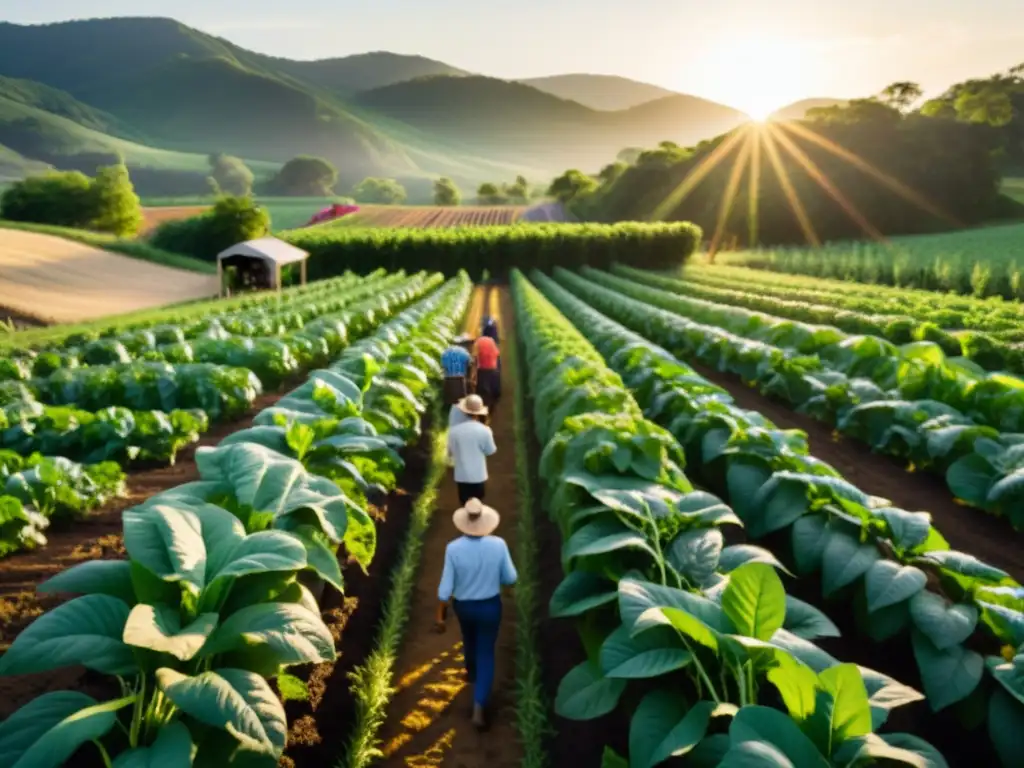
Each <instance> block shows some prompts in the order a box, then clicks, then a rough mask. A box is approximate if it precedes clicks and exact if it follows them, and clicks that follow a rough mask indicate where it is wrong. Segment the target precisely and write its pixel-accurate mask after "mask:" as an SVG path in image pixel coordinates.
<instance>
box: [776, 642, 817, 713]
mask: <svg viewBox="0 0 1024 768" xmlns="http://www.w3.org/2000/svg"><path fill="white" fill-rule="evenodd" d="M767 677H768V681H769V682H770V683H771V684H772V685H774V686H775V687H776V688H777V689H778V691H779V695H780V696H782V701H783V703H784V704H785V705H786V709H787V711H788V712H789V714H790V716H791V717H792V718H793V719H794V720H796V721H797V722H798V723H799V722H803V721H804V720H806V719H807V718H808V717H810V716H811V715H812V714H814V704H815V695H816V692H817V687H818V676H817V675H816V674H814V670H813V669H811V668H810V667H808V666H806V665H804V664H801V663H800V662H799V661H797V660H796V659H795V658H794V657H792V656H790V655H789V654H788V653H785V652H780V653H776V654H775V663H774V665H773V666H772V668H771V669H769V670H768V673H767Z"/></svg>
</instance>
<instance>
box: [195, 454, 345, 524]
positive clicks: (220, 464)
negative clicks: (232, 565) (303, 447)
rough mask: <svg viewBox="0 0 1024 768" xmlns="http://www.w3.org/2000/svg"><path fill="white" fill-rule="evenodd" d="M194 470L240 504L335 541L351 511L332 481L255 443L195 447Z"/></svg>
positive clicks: (343, 496)
mask: <svg viewBox="0 0 1024 768" xmlns="http://www.w3.org/2000/svg"><path fill="white" fill-rule="evenodd" d="M196 466H197V468H198V469H199V474H200V476H201V477H202V478H203V481H205V482H209V483H213V484H216V485H219V486H221V488H223V489H224V490H225V491H227V492H228V493H230V494H231V495H232V496H233V497H234V498H236V499H237V500H238V502H239V503H240V504H243V505H245V506H249V507H252V508H253V509H255V510H257V511H259V512H271V513H273V515H274V517H275V519H278V520H280V519H282V518H286V517H287V518H292V519H291V520H289V521H288V524H289V525H292V526H298V525H315V526H316V527H318V528H320V530H322V531H323V532H324V533H325V534H326V535H327V536H328V537H330V539H331V540H332V541H335V542H341V540H342V539H343V538H344V536H345V528H346V526H347V525H348V515H349V510H350V509H353V508H356V504H355V503H354V502H353V501H352V500H351V499H349V498H347V497H346V496H345V495H344V494H343V493H342V492H341V490H340V489H339V488H338V486H336V485H335V484H334V483H332V482H330V481H329V480H326V479H324V478H322V477H317V476H316V475H313V474H310V473H309V472H307V471H306V469H305V467H303V466H302V464H301V463H300V462H298V461H296V460H294V459H289V458H287V457H285V456H282V455H281V454H279V453H276V452H274V451H272V450H270V449H269V448H267V447H265V446H262V445H257V444H255V443H240V444H238V445H227V446H224V447H223V448H220V447H218V448H200V449H199V450H197V451H196ZM182 487H183V488H184V487H187V486H182ZM222 492H223V491H222ZM279 527H280V526H279Z"/></svg>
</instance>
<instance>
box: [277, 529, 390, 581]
mask: <svg viewBox="0 0 1024 768" xmlns="http://www.w3.org/2000/svg"><path fill="white" fill-rule="evenodd" d="M371 525H372V524H371ZM355 527H356V526H351V527H350V529H349V531H348V532H346V534H345V536H346V541H347V538H348V536H349V534H351V533H352V532H353V530H352V529H354V528H355ZM291 534H292V535H293V536H295V537H296V538H297V539H298V540H299V541H300V542H302V546H303V547H305V548H306V563H307V564H308V565H309V567H310V568H312V569H313V570H314V571H315V572H316V574H317V575H318V576H319V577H320V578H322V579H323V580H324V581H326V582H327V583H328V584H330V585H331V586H332V587H334V588H335V589H336V590H338V591H339V592H342V593H344V591H345V579H344V577H343V576H342V573H341V565H340V564H339V563H338V553H337V552H336V551H335V550H336V549H337V547H335V548H334V549H332V548H331V547H329V546H328V545H327V542H326V541H325V540H324V537H323V535H322V534H321V533H320V532H319V531H318V530H317V529H315V528H313V527H312V526H301V527H300V528H298V529H296V530H294V531H292V532H291Z"/></svg>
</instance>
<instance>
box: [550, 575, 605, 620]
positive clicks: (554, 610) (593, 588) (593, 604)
mask: <svg viewBox="0 0 1024 768" xmlns="http://www.w3.org/2000/svg"><path fill="white" fill-rule="evenodd" d="M618 597H619V593H618V591H617V590H616V588H615V583H614V582H612V581H609V580H608V579H606V578H604V577H603V576H598V575H596V574H593V573H588V572H586V571H573V572H572V573H570V574H569V575H568V576H566V577H565V578H564V579H563V580H562V583H561V584H559V585H558V587H557V588H556V589H555V591H554V594H552V595H551V603H550V605H549V607H548V611H549V613H550V614H551V617H552V618H556V619H561V618H566V617H569V616H579V615H580V614H583V613H586V612H587V611H589V610H591V609H592V608H597V607H599V606H602V605H607V604H608V603H611V602H614V601H616V600H618Z"/></svg>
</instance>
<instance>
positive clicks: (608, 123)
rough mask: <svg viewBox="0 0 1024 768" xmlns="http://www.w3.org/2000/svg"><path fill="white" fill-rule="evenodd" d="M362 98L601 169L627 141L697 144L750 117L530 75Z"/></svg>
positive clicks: (434, 125)
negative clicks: (581, 92)
mask: <svg viewBox="0 0 1024 768" xmlns="http://www.w3.org/2000/svg"><path fill="white" fill-rule="evenodd" d="M354 103H356V104H359V105H360V106H362V107H364V108H366V109H369V110H373V111H374V112H377V113H379V114H384V115H388V116H389V117H392V118H395V119H397V120H401V121H403V122H405V123H407V124H409V125H411V126H414V127H416V128H419V129H421V130H423V131H425V132H429V133H433V134H435V135H438V136H445V137H448V138H449V139H458V140H459V141H461V142H463V143H464V144H465V145H466V146H468V147H472V148H474V149H475V150H476V151H478V152H484V153H486V154H487V155H488V156H490V157H496V158H502V159H504V160H509V161H515V162H523V163H530V164H533V165H539V166H542V167H556V168H557V167H561V168H565V167H569V166H579V167H581V168H584V169H587V170H597V168H599V167H601V166H602V165H604V164H606V163H608V162H610V161H611V160H612V159H614V157H615V155H616V153H617V152H618V151H619V150H621V149H622V148H623V147H626V146H654V145H657V144H658V143H659V142H661V141H664V140H669V141H675V142H677V143H679V144H684V145H689V144H695V143H697V142H698V141H700V140H702V139H704V138H707V137H710V136H716V135H718V134H720V133H723V132H725V131H728V130H731V129H732V128H735V127H736V126H737V125H739V124H741V123H743V122H746V121H747V120H748V119H749V118H747V117H746V115H744V114H743V113H741V112H739V111H737V110H734V109H731V108H729V107H725V106H722V105H721V104H716V103H714V102H711V101H706V100H704V99H698V98H696V97H693V96H682V95H674V96H667V97H664V98H661V99H657V100H655V101H651V102H647V103H645V104H641V105H639V106H636V107H633V108H631V109H627V110H619V111H616V112H605V111H598V110H594V109H590V108H588V107H585V106H583V105H582V104H579V103H577V102H575V101H569V100H566V99H560V98H558V97H556V96H552V95H551V94H548V93H543V92H541V91H539V90H537V89H536V88H533V87H531V86H528V85H524V84H523V83H517V82H507V81H504V80H496V79H494V78H488V77H480V76H466V77H445V76H438V77H426V78H419V79H416V80H411V81H408V82H405V83H397V84H395V85H390V86H386V87H384V88H378V89H375V90H372V91H366V92H364V93H361V94H358V95H357V96H356V97H355V99H354Z"/></svg>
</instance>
